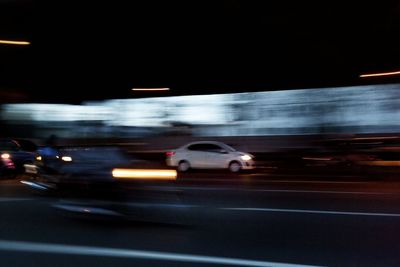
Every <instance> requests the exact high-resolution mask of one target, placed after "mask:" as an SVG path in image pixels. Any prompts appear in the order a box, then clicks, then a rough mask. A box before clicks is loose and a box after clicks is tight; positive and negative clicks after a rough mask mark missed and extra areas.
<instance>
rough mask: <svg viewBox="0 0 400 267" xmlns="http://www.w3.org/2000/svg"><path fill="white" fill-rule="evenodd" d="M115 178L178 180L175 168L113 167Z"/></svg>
mask: <svg viewBox="0 0 400 267" xmlns="http://www.w3.org/2000/svg"><path fill="white" fill-rule="evenodd" d="M112 175H113V177H115V178H128V179H161V180H176V176H177V174H176V171H175V170H140V169H113V171H112Z"/></svg>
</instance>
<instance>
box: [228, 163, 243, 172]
mask: <svg viewBox="0 0 400 267" xmlns="http://www.w3.org/2000/svg"><path fill="white" fill-rule="evenodd" d="M241 169H242V165H241V164H240V163H239V162H237V161H232V162H231V163H229V171H230V172H234V173H236V172H239V171H240V170H241Z"/></svg>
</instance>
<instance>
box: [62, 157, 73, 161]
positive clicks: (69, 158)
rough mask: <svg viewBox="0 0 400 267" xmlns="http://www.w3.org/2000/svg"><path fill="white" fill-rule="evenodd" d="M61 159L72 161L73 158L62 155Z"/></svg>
mask: <svg viewBox="0 0 400 267" xmlns="http://www.w3.org/2000/svg"><path fill="white" fill-rule="evenodd" d="M61 160H62V161H72V158H71V157H69V156H62V157H61Z"/></svg>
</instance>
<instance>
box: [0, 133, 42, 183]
mask: <svg viewBox="0 0 400 267" xmlns="http://www.w3.org/2000/svg"><path fill="white" fill-rule="evenodd" d="M37 148H38V147H37V145H36V144H35V143H33V142H31V141H29V140H24V139H0V155H1V160H0V176H3V175H8V174H17V173H22V172H23V171H24V164H28V163H33V162H34V161H35V157H36V155H37Z"/></svg>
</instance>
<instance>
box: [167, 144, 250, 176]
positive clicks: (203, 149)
mask: <svg viewBox="0 0 400 267" xmlns="http://www.w3.org/2000/svg"><path fill="white" fill-rule="evenodd" d="M166 155H167V165H168V166H172V167H176V168H177V169H178V171H181V172H185V171H187V170H189V169H229V170H230V171H231V172H239V171H240V170H251V169H254V168H255V164H254V160H253V159H254V157H253V156H252V155H251V154H248V153H244V152H240V151H236V150H235V149H234V148H232V147H230V146H228V145H226V144H224V143H221V142H213V141H202V142H193V143H189V144H187V145H184V146H182V147H180V148H178V149H176V150H173V151H168V152H167V153H166Z"/></svg>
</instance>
